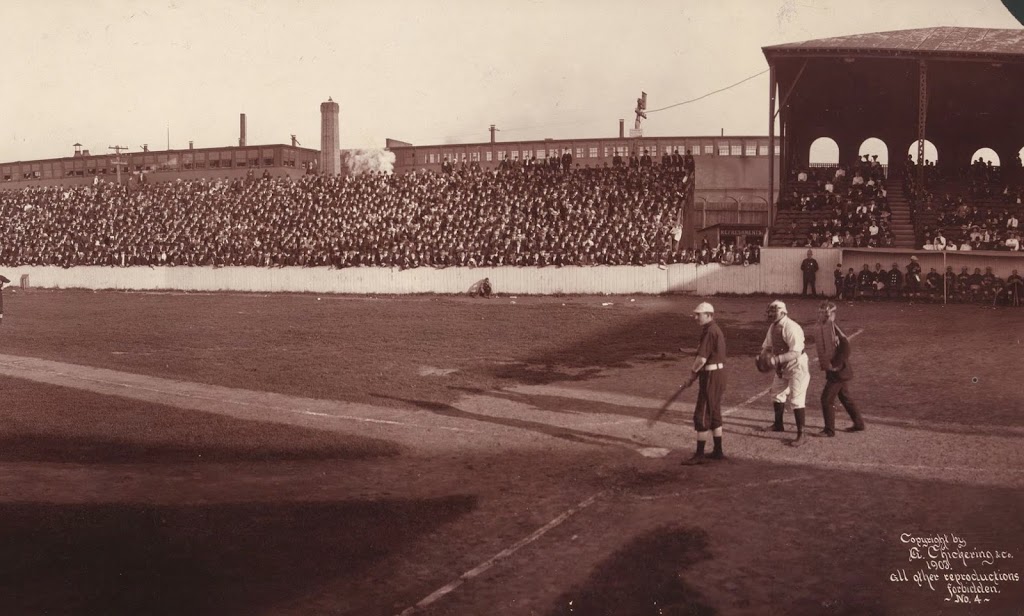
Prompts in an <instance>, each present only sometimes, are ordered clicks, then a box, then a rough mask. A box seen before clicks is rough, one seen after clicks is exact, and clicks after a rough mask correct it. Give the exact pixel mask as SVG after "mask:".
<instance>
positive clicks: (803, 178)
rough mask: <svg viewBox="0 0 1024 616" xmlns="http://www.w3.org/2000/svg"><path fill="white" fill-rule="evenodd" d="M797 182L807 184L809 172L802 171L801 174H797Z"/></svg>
mask: <svg viewBox="0 0 1024 616" xmlns="http://www.w3.org/2000/svg"><path fill="white" fill-rule="evenodd" d="M796 181H797V182H806V181H807V172H806V171H803V170H801V171H800V173H798V174H796Z"/></svg>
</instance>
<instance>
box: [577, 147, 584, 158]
mask: <svg viewBox="0 0 1024 616" xmlns="http://www.w3.org/2000/svg"><path fill="white" fill-rule="evenodd" d="M576 158H583V148H576Z"/></svg>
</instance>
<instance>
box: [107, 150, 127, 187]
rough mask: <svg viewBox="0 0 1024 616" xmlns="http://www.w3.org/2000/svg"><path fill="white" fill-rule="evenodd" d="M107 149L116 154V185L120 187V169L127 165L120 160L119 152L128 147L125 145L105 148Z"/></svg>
mask: <svg viewBox="0 0 1024 616" xmlns="http://www.w3.org/2000/svg"><path fill="white" fill-rule="evenodd" d="M107 149H108V150H114V151H115V152H117V158H115V159H114V167H116V168H117V185H118V186H120V185H121V167H123V166H124V165H127V164H128V163H126V162H124V161H122V160H121V150H127V149H128V146H126V145H111V146H107Z"/></svg>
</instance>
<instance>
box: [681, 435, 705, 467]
mask: <svg viewBox="0 0 1024 616" xmlns="http://www.w3.org/2000/svg"><path fill="white" fill-rule="evenodd" d="M705 444H706V442H705V441H697V452H696V453H694V454H693V457H692V458H690V459H689V460H683V465H684V466H693V465H694V464H704V463H705V462H707V461H708V458H707V456H705V455H704V445H705Z"/></svg>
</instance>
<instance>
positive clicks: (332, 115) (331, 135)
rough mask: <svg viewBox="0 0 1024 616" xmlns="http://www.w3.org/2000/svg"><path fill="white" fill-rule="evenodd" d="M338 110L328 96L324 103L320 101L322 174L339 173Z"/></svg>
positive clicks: (336, 105)
mask: <svg viewBox="0 0 1024 616" xmlns="http://www.w3.org/2000/svg"><path fill="white" fill-rule="evenodd" d="M340 111H341V107H339V106H338V103H336V102H334V99H332V98H331V97H329V96H328V97H327V102H326V103H320V173H322V174H324V175H338V174H339V173H341V140H340V136H339V134H338V113H339V112H340Z"/></svg>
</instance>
